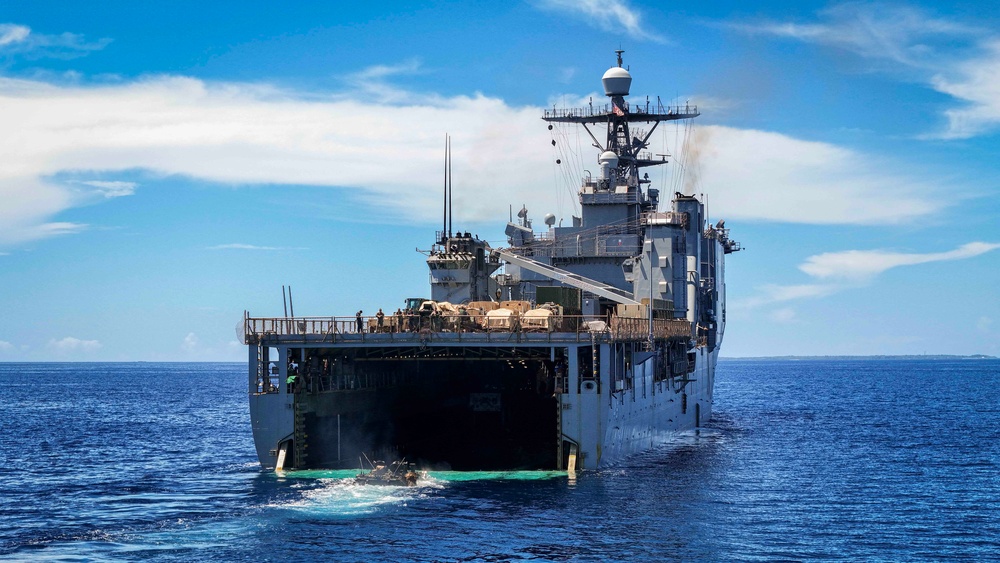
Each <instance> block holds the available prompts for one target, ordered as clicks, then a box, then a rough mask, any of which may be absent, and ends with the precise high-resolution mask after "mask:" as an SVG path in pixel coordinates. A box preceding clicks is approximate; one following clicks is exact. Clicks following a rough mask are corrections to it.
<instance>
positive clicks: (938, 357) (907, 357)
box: [719, 354, 997, 361]
mask: <svg viewBox="0 0 1000 563" xmlns="http://www.w3.org/2000/svg"><path fill="white" fill-rule="evenodd" d="M719 359H720V360H750V361H774V360H860V361H864V360H996V359H997V357H996V356H987V355H986V354H973V355H971V356H959V355H953V354H920V355H900V356H888V355H881V356H747V357H737V356H734V357H720V358H719Z"/></svg>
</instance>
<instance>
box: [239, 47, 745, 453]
mask: <svg viewBox="0 0 1000 563" xmlns="http://www.w3.org/2000/svg"><path fill="white" fill-rule="evenodd" d="M617 53H618V61H617V63H618V64H617V66H613V67H611V68H610V69H609V70H608V71H607V72H605V74H604V77H603V79H602V83H603V86H604V92H605V94H606V95H607V96H608V98H609V101H608V103H607V104H605V105H604V106H603V107H595V106H594V105H593V104H592V105H591V106H590V107H587V108H571V109H563V110H551V111H546V112H545V114H544V115H543V119H544V120H545V121H547V122H549V129H552V128H553V124H575V125H579V126H581V127H583V128H584V129H585V130H586V132H587V133H588V134H589V135H590V137H591V138H592V139H593V141H594V146H595V147H596V149H597V152H598V164H599V173H598V176H597V177H596V178H595V177H593V176H591V175H590V174H589V173H588V174H587V176H586V177H585V178H584V179H583V181H582V183H581V186H580V190H579V199H580V209H581V214H580V215H581V216H580V217H573V218H572V225H571V226H566V227H563V226H558V227H557V226H555V219H554V217H553V216H551V215H548V216H546V217H545V221H544V222H545V225H546V230H545V231H543V232H541V233H536V232H535V231H534V230H533V229H532V224H531V220H530V219H529V218H528V212H527V209H525V208H522V210H521V212H519V213H518V220H517V221H516V222H515V221H513V220H512V221H511V222H509V223H508V224H507V227H506V234H507V237H508V243H509V247H507V248H503V249H497V248H492V247H491V246H490V245H489V244H488V243H487V242H486V241H484V240H480V239H479V238H478V237H476V236H472V235H470V234H469V233H467V232H466V233H462V232H461V231H459V232H454V233H453V232H452V230H451V220H450V217H449V216H448V213H449V211H448V208H449V207H450V204H449V202H448V201H449V196H448V194H449V189H448V187H447V182H446V188H445V206H444V207H445V213H444V221H443V224H442V231H441V232H439V233H437V237H436V239H435V244H434V245H433V246H432V248H431V250H429V251H428V252H427V265H428V268H429V269H430V277H431V291H430V298H427V299H420V298H410V299H407V300H406V306H405V307H401V308H400V309H397V310H396V311H392V310H391V309H390V310H388V312H387V313H385V314H380V315H379V316H376V317H362V316H361V315H360V313H359V314H358V315H354V316H348V317H337V316H333V317H293V316H292V317H290V316H286V317H280V318H258V317H251V316H250V315H249V314H248V313H247V314H245V316H244V323H243V333H244V336H245V342H246V344H248V345H249V385H250V414H251V422H252V425H253V434H254V442H255V445H256V449H257V455H258V458H259V460H260V463H261V465H262V466H263V467H264V468H265V469H304V468H356V467H358V463H359V462H358V460H359V459H361V458H362V457H365V456H370V457H373V458H378V459H390V460H399V459H404V458H405V459H407V460H410V461H414V462H416V463H417V465H418V466H420V467H421V468H433V469H453V470H509V469H556V470H575V469H596V468H600V467H605V466H608V465H611V464H613V463H615V462H617V461H618V460H620V459H622V458H623V457H624V456H627V455H630V454H633V453H636V452H639V451H642V450H645V449H649V448H651V447H654V446H656V445H657V444H658V443H661V442H662V441H663V440H664V439H666V438H669V437H670V436H671V434H672V433H674V432H676V431H679V430H684V429H690V428H694V427H697V426H700V425H701V424H702V423H703V422H705V421H707V420H708V419H709V417H710V416H711V411H712V390H713V386H714V381H715V364H716V359H717V358H718V354H719V346H720V345H721V343H722V337H723V333H724V331H725V325H726V305H725V303H726V300H725V295H726V294H725V255H726V254H729V253H731V252H734V251H737V250H740V246H739V243H737V242H735V241H732V240H731V239H730V238H729V236H728V235H729V233H728V230H727V229H725V228H724V223H723V222H722V221H720V222H719V223H718V224H717V225H715V226H711V225H707V224H706V219H705V208H704V205H703V204H702V202H701V201H699V200H698V199H697V198H696V197H694V196H692V195H684V194H681V193H676V194H674V197H673V198H672V201H671V205H670V210H669V211H660V210H659V197H660V194H659V191H658V190H657V189H655V188H652V187H651V186H650V180H649V179H648V174H643V175H642V177H640V169H643V168H646V167H652V166H656V165H662V164H665V163H666V162H667V160H666V157H665V156H663V155H653V154H651V153H650V152H648V147H649V139H650V136H651V135H652V134H653V131H654V130H655V129H656V128H657V126H658V125H659V124H660V123H661V122H664V121H675V120H685V119H691V118H694V117H697V116H698V115H699V113H698V110H697V108H696V107H691V106H680V107H674V106H663V105H661V104H659V103H657V104H655V105H653V106H651V105H650V104H649V102H648V101H647V102H646V103H645V104H644V105H634V106H633V105H630V104H629V103H628V102H627V101H626V99H625V98H626V97H627V96H628V94H629V89H630V87H631V82H632V77H631V75H630V73H629V71H628V69H627V68H624V67H623V66H622V51H617ZM636 124H644V126H645V127H647V129H645V130H642V129H639V128H638V127H636ZM599 128H605V129H606V133H605V134H603V141H601V140H599V138H598V134H600V133H598V134H595V131H598V129H599Z"/></svg>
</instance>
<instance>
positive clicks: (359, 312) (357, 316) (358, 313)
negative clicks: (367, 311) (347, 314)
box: [354, 311, 362, 334]
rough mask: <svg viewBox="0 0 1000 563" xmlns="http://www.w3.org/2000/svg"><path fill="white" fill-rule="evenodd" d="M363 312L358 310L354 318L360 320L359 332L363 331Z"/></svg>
mask: <svg viewBox="0 0 1000 563" xmlns="http://www.w3.org/2000/svg"><path fill="white" fill-rule="evenodd" d="M361 313H362V311H358V312H357V314H356V315H354V318H355V319H357V320H358V333H359V334H360V333H361V332H362V330H361V329H362V326H361Z"/></svg>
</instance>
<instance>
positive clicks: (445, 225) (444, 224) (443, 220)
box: [441, 133, 448, 243]
mask: <svg viewBox="0 0 1000 563" xmlns="http://www.w3.org/2000/svg"><path fill="white" fill-rule="evenodd" d="M441 213H442V216H441V238H442V239H444V235H445V233H447V232H448V134H447V133H445V134H444V203H443V205H442V211H441ZM441 242H442V243H444V242H445V241H444V240H441Z"/></svg>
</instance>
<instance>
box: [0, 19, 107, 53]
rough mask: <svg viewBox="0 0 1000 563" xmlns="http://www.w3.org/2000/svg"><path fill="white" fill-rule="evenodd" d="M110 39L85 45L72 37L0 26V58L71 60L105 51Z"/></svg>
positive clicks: (75, 35) (80, 37)
mask: <svg viewBox="0 0 1000 563" xmlns="http://www.w3.org/2000/svg"><path fill="white" fill-rule="evenodd" d="M109 43H111V39H108V38H103V39H98V40H95V41H88V40H87V39H85V38H84V37H83V36H82V35H79V34H76V33H60V34H56V35H50V34H44V33H36V32H34V31H32V30H31V28H30V27H28V26H25V25H18V24H13V23H4V24H0V56H11V55H17V56H22V57H25V58H28V59H40V58H57V59H73V58H76V57H82V56H84V55H87V54H88V53H91V52H93V51H99V50H101V49H103V48H105V47H106V46H107V45H108V44H109Z"/></svg>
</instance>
